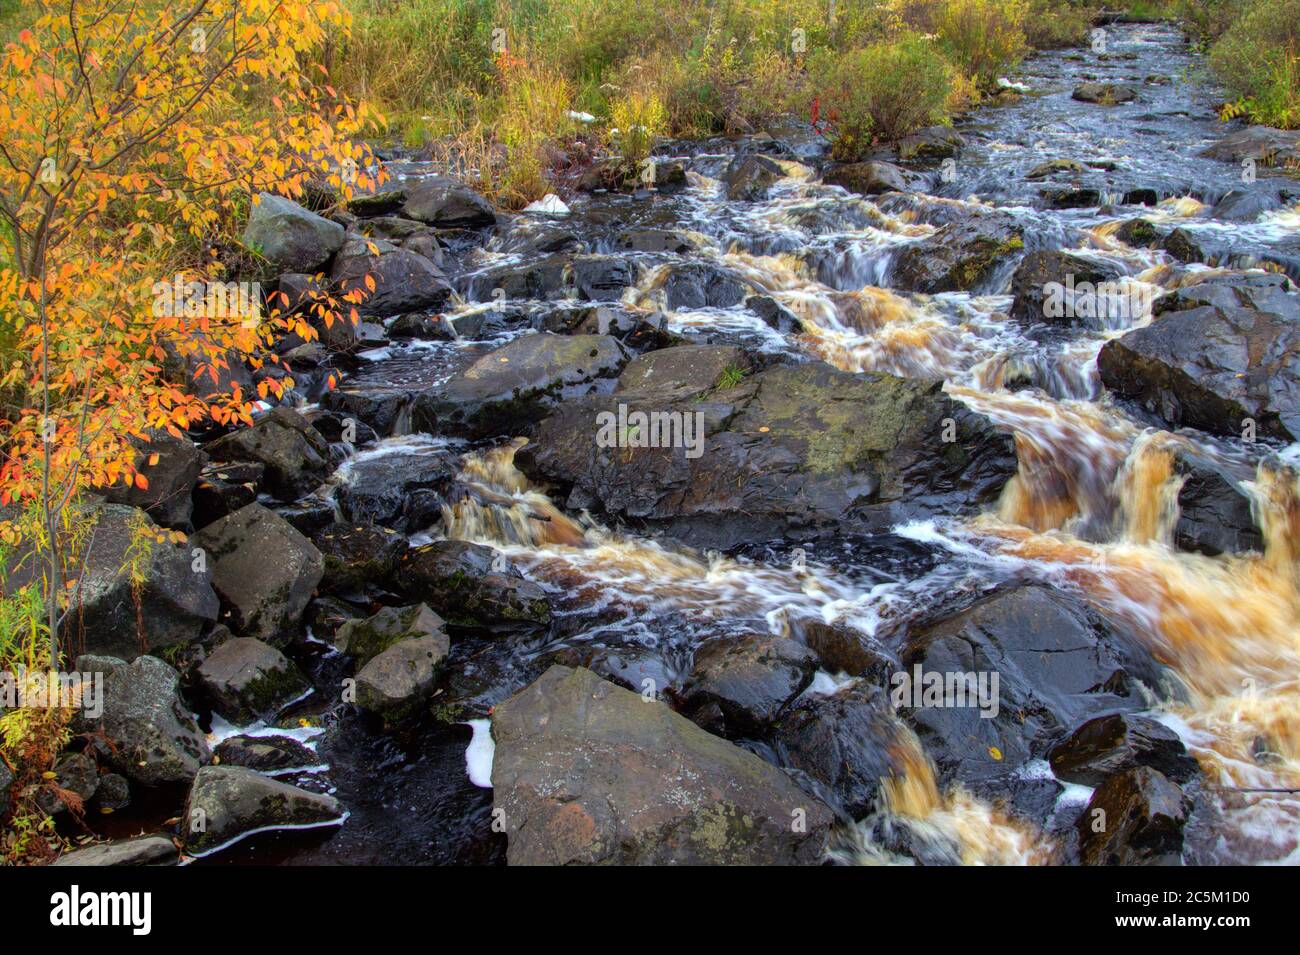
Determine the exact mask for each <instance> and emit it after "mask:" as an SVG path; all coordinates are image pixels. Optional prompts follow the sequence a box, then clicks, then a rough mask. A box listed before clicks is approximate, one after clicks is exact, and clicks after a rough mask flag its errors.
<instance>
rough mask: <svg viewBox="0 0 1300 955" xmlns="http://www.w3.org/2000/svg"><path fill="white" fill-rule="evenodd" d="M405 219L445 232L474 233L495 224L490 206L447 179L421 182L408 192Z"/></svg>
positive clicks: (465, 187)
mask: <svg viewBox="0 0 1300 955" xmlns="http://www.w3.org/2000/svg"><path fill="white" fill-rule="evenodd" d="M402 215H404V216H405V217H406V218H408V219H416V220H418V221H420V222H425V223H428V224H429V225H433V226H438V227H440V228H443V229H474V228H480V227H483V226H490V225H492V224H494V223H495V222H496V211H495V210H494V209H493V208H492V204H491V203H490V202H488V201H487V200H486V199H484V198H483V197H482V196H480V195H479V194H478V193H477V192H475V191H474V190H473V189H471V188H469V186H466V185H464V184H463V183H461V182H459V181H457V180H455V179H451V178H449V177H446V176H434V177H431V178H429V179H425V180H422V181H421V182H420V183H419V185H417V186H415V187H414V188H411V189H408V190H407V196H406V202H405V203H404V204H403V206H402Z"/></svg>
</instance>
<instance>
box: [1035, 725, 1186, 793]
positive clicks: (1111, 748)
mask: <svg viewBox="0 0 1300 955" xmlns="http://www.w3.org/2000/svg"><path fill="white" fill-rule="evenodd" d="M1047 761H1048V763H1049V764H1050V765H1051V767H1052V772H1053V774H1054V775H1055V776H1056V778H1057V779H1064V780H1065V781H1066V782H1071V783H1081V784H1083V785H1085V786H1100V785H1101V784H1102V783H1103V782H1104V781H1105V780H1106V778H1107V777H1108V776H1113V775H1114V774H1115V773H1122V772H1124V771H1126V770H1129V769H1133V768H1135V767H1137V766H1150V767H1151V768H1152V769H1157V770H1159V771H1160V772H1161V773H1162V774H1164V775H1165V776H1167V777H1169V778H1170V779H1172V780H1174V781H1175V782H1180V783H1185V782H1187V781H1188V780H1190V779H1191V778H1192V777H1193V776H1195V775H1196V774H1197V773H1198V772H1199V768H1198V766H1197V763H1196V760H1195V759H1193V758H1192V757H1191V756H1189V755H1188V754H1187V748H1186V747H1185V746H1183V742H1182V740H1180V739H1179V738H1178V734H1177V733H1175V732H1174V731H1173V730H1171V729H1169V728H1168V727H1167V726H1165V725H1164V724H1163V723H1157V722H1156V721H1155V720H1153V719H1148V718H1147V717H1145V716H1134V715H1133V714H1131V713H1110V714H1107V715H1106V716H1098V717H1096V718H1095V719H1091V720H1088V722H1086V723H1084V724H1083V725H1082V726H1080V727H1078V728H1077V729H1076V730H1075V731H1074V732H1072V733H1071V734H1070V735H1069V736H1068V737H1067V738H1066V739H1063V740H1062V741H1061V742H1059V743H1057V744H1056V745H1055V746H1053V747H1052V749H1051V751H1050V752H1049V753H1048V754H1047Z"/></svg>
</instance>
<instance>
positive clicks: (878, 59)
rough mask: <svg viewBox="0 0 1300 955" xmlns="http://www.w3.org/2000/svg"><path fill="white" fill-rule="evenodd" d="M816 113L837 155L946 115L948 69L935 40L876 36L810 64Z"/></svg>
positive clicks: (851, 155)
mask: <svg viewBox="0 0 1300 955" xmlns="http://www.w3.org/2000/svg"><path fill="white" fill-rule="evenodd" d="M812 72H813V75H814V77H815V80H814V89H815V91H816V93H817V95H818V98H819V104H820V113H821V116H822V117H823V118H824V119H825V120H826V121H827V124H828V125H829V126H830V128H831V132H832V134H833V138H834V141H835V144H834V155H835V157H836V158H837V159H843V160H849V159H855V158H859V157H860V156H861V155H862V154H863V153H865V152H866V150H867V149H868V147H870V145H871V143H872V141H873V140H880V141H886V142H896V141H897V140H899V139H902V138H903V137H904V136H906V135H907V134H908V133H911V132H913V131H915V130H917V129H920V128H922V127H924V126H932V125H934V124H935V123H939V122H942V121H943V120H944V119H945V118H946V111H945V107H946V104H947V101H948V97H949V95H950V94H951V92H952V89H953V75H952V68H951V67H950V66H949V65H948V63H947V61H946V60H944V58H943V56H942V55H941V54H940V53H939V51H938V49H937V48H936V47H935V44H934V43H933V42H931V41H930V40H928V39H926V38H925V37H923V36H921V35H920V34H917V33H912V32H907V31H905V32H903V33H901V34H900V35H899V36H898V38H897V39H894V40H890V41H880V42H877V43H873V44H871V45H870V46H868V47H866V48H864V49H861V50H853V51H851V52H849V53H845V54H843V55H837V54H833V53H828V54H825V55H822V56H820V57H818V58H816V59H815V61H814V63H813V64H812Z"/></svg>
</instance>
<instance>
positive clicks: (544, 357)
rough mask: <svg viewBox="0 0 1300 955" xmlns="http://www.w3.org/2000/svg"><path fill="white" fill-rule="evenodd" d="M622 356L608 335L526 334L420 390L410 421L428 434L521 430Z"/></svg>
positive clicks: (614, 368)
mask: <svg viewBox="0 0 1300 955" xmlns="http://www.w3.org/2000/svg"><path fill="white" fill-rule="evenodd" d="M626 361H627V354H626V352H624V350H623V348H622V346H621V345H619V343H618V342H617V341H616V340H615V339H614V338H612V337H610V336H608V335H549V334H545V333H543V334H539V335H525V336H523V337H522V338H516V339H515V340H514V341H512V342H509V343H508V344H505V345H502V346H501V347H500V348H496V349H494V350H492V351H490V352H488V353H487V354H485V355H483V356H481V357H480V358H478V359H477V360H475V361H474V363H473V364H471V365H470V366H469V367H468V368H466V369H465V370H464V371H463V372H461V373H460V374H458V375H456V376H455V377H453V378H452V380H451V381H449V382H447V383H446V384H445V385H440V386H438V387H436V388H432V389H429V390H428V391H424V392H421V394H420V395H419V396H418V397H417V398H416V399H415V406H414V409H413V421H414V423H415V426H416V427H417V428H418V429H419V430H421V431H426V432H429V433H430V434H439V435H448V434H449V435H457V436H464V437H473V438H484V437H492V436H495V435H518V434H522V433H523V432H524V431H525V430H526V429H527V428H528V426H529V425H530V424H531V423H532V422H534V421H537V420H538V419H539V418H541V417H542V416H543V415H544V414H545V409H546V408H547V406H548V405H550V404H552V403H553V402H554V401H555V400H557V399H559V398H561V397H567V396H568V395H569V394H572V393H574V392H575V391H577V392H578V393H581V391H582V390H585V388H584V386H587V385H588V384H589V383H591V382H593V381H595V380H596V379H600V378H612V377H613V376H614V375H616V374H618V371H619V369H621V368H622V367H623V364H624V363H625V362H626Z"/></svg>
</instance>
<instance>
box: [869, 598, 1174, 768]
mask: <svg viewBox="0 0 1300 955" xmlns="http://www.w3.org/2000/svg"><path fill="white" fill-rule="evenodd" d="M901 664H902V665H901V666H900V667H899V669H898V670H897V671H896V672H894V673H892V674H891V675H890V678H889V686H890V700H891V702H893V703H894V704H895V705H896V706H897V707H898V712H899V715H900V716H901V717H902V718H903V719H905V720H906V721H908V722H909V723H910V724H911V725H912V726H913V727H914V728H915V729H916V732H917V735H918V737H920V739H921V742H922V744H923V745H924V746H925V749H926V752H927V753H928V754H929V755H930V756H931V758H933V759H934V761H935V764H936V766H937V767H938V768H939V770H940V773H941V774H942V775H943V777H944V778H955V779H958V780H978V779H980V778H988V777H994V776H1002V775H1005V774H1008V773H1014V772H1015V771H1016V769H1017V768H1019V767H1021V766H1023V765H1024V764H1025V763H1027V762H1028V761H1030V760H1031V759H1037V758H1041V757H1043V756H1044V755H1045V754H1046V753H1047V751H1048V749H1049V748H1050V747H1051V746H1052V744H1053V743H1055V742H1056V741H1057V740H1059V739H1061V738H1062V737H1063V736H1064V735H1065V734H1066V733H1067V732H1068V731H1069V729H1070V728H1071V727H1073V726H1076V725H1078V724H1079V723H1080V722H1082V721H1083V720H1085V719H1087V718H1089V717H1091V716H1095V715H1100V714H1103V713H1108V712H1116V711H1121V710H1135V709H1142V708H1144V706H1145V703H1144V700H1143V697H1142V693H1141V691H1140V687H1139V685H1138V684H1139V683H1140V682H1141V679H1142V678H1143V677H1145V678H1147V679H1151V680H1153V679H1154V678H1153V677H1152V676H1151V675H1150V674H1151V673H1152V672H1154V671H1155V664H1154V663H1151V662H1150V661H1149V658H1146V657H1145V655H1144V654H1143V653H1142V651H1140V650H1139V649H1138V648H1137V647H1136V645H1135V644H1134V642H1133V641H1132V640H1131V639H1129V638H1128V637H1127V636H1126V635H1118V634H1116V633H1114V632H1113V631H1112V630H1111V629H1110V628H1109V627H1108V625H1107V624H1106V623H1104V622H1103V621H1102V620H1101V619H1100V617H1098V615H1097V614H1096V613H1095V612H1094V611H1092V610H1091V609H1089V608H1088V607H1086V606H1085V605H1083V604H1082V603H1081V602H1079V601H1078V600H1076V599H1074V598H1071V597H1068V596H1066V595H1065V594H1062V593H1058V592H1056V591H1053V590H1051V589H1049V588H1047V587H1044V586H1040V585H1037V584H1017V585H1012V586H1010V587H1006V588H1004V589H1001V590H999V591H997V592H995V593H993V594H992V595H990V596H987V597H984V598H982V599H980V600H978V601H977V602H976V603H974V604H972V605H971V606H970V607H968V608H966V609H965V610H962V611H961V612H959V613H956V614H953V615H951V616H948V617H944V618H942V619H940V620H938V621H936V622H933V623H930V624H925V625H920V626H916V627H914V628H912V630H911V631H910V632H909V633H908V635H907V642H906V644H905V646H904V649H903V653H902V661H901ZM936 680H937V681H938V682H937V683H936V682H935V681H936ZM995 680H996V682H995ZM927 694H929V695H927Z"/></svg>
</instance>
